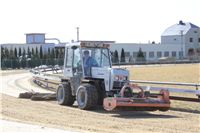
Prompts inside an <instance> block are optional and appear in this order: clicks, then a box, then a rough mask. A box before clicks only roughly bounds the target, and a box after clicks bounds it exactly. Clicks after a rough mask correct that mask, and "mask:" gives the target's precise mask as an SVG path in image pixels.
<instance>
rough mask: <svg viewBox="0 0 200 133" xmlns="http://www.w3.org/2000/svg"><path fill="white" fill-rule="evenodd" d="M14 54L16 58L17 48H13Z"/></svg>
mask: <svg viewBox="0 0 200 133" xmlns="http://www.w3.org/2000/svg"><path fill="white" fill-rule="evenodd" d="M14 56H15V58H17V48H15V51H14Z"/></svg>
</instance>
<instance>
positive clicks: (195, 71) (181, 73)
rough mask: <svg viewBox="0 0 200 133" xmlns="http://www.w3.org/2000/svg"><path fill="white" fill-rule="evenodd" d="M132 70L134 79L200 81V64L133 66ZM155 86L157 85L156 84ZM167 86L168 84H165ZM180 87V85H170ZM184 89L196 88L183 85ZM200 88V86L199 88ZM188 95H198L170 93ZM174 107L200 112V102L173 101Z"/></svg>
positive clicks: (131, 77)
mask: <svg viewBox="0 0 200 133" xmlns="http://www.w3.org/2000/svg"><path fill="white" fill-rule="evenodd" d="M127 69H128V70H129V71H130V79H132V80H148V81H162V82H185V83H200V64H176V65H153V66H147V65H146V66H131V67H128V68H127ZM154 86H155V85H154ZM165 87H167V86H165ZM170 87H176V88H180V86H170ZM181 88H184V89H195V87H181ZM199 90H200V88H199ZM170 95H176V96H177V95H178V96H186V97H197V96H195V95H190V94H183V93H181V94H174V93H173V94H172V93H171V94H170ZM171 103H172V104H171V105H172V108H174V109H177V110H184V111H185V110H186V111H189V112H190V111H191V112H199V113H200V104H199V103H193V102H183V101H175V100H172V102H171Z"/></svg>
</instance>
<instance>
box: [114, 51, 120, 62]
mask: <svg viewBox="0 0 200 133" xmlns="http://www.w3.org/2000/svg"><path fill="white" fill-rule="evenodd" d="M114 63H119V57H118V52H117V50H115V52H114Z"/></svg>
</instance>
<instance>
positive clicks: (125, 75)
mask: <svg viewBox="0 0 200 133" xmlns="http://www.w3.org/2000/svg"><path fill="white" fill-rule="evenodd" d="M111 75H113V79H114V80H117V81H124V80H129V71H128V70H126V69H122V68H112V70H111Z"/></svg>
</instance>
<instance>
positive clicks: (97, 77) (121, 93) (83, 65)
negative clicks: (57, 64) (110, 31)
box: [56, 41, 170, 111]
mask: <svg viewBox="0 0 200 133" xmlns="http://www.w3.org/2000/svg"><path fill="white" fill-rule="evenodd" d="M111 57H112V54H111V52H110V44H107V43H105V42H101V41H80V42H74V43H69V44H66V46H65V58H64V68H63V70H64V76H63V78H62V79H61V83H60V84H59V86H58V88H57V93H56V98H57V102H58V104H60V105H67V106H72V105H73V104H74V102H75V101H77V104H78V108H80V109H82V110H91V109H95V108H96V107H97V106H98V105H101V106H102V105H103V107H104V109H106V110H108V111H111V110H117V109H128V110H144V111H155V110H161V111H167V110H168V109H169V107H170V101H169V92H168V91H166V90H161V91H160V93H158V94H151V93H150V92H149V90H145V89H143V88H142V87H140V86H138V85H136V84H132V83H131V82H130V81H129V71H128V70H126V69H122V68H113V67H112V62H111Z"/></svg>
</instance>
